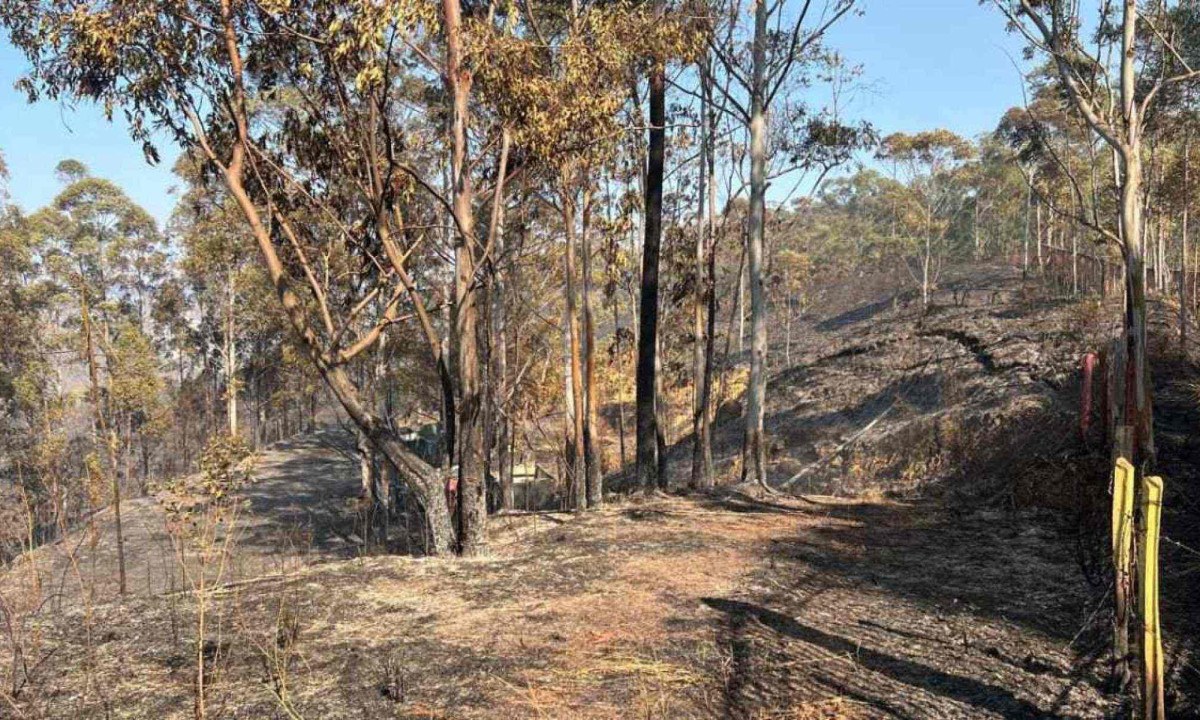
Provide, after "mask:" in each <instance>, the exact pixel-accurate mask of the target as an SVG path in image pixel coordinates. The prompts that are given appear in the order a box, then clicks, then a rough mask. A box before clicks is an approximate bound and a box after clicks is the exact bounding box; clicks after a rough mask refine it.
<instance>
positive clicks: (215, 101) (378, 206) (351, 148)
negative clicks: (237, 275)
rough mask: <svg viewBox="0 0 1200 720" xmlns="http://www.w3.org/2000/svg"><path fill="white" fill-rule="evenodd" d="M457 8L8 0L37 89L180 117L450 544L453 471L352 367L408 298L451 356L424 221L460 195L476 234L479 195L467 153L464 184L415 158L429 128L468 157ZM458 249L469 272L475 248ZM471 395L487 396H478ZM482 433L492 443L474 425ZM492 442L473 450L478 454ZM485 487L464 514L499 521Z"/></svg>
mask: <svg viewBox="0 0 1200 720" xmlns="http://www.w3.org/2000/svg"><path fill="white" fill-rule="evenodd" d="M455 8H457V6H456V5H455V6H454V7H451V6H450V5H449V4H444V5H443V6H442V7H441V8H440V11H439V8H438V7H437V6H431V5H428V4H424V3H417V2H411V1H407V0H387V1H385V2H378V3H369V4H361V5H356V6H354V8H353V9H351V8H349V7H347V6H346V5H344V4H341V3H334V2H323V1H318V0H313V1H309V2H290V3H288V2H260V3H249V2H242V1H240V0H169V1H168V2H149V1H134V2H98V3H92V4H89V5H88V6H86V7H81V6H78V5H77V4H75V3H71V2H65V1H62V0H45V1H43V2H17V1H12V0H6V1H5V2H4V3H3V4H0V12H2V13H3V17H4V20H5V22H6V24H7V25H8V26H9V28H10V30H11V34H12V39H13V42H14V44H15V45H16V46H18V47H19V48H21V49H22V50H23V51H24V52H25V53H26V55H27V56H28V57H29V60H30V62H31V64H32V71H31V72H30V74H29V76H28V77H27V78H25V79H24V81H23V83H22V84H23V87H24V88H25V89H26V90H27V91H28V92H29V94H30V96H31V99H36V98H38V97H48V98H52V99H55V98H58V99H63V100H72V99H89V100H95V101H97V102H99V103H101V104H102V105H103V106H104V107H106V108H108V109H109V110H110V111H114V112H115V111H117V110H120V111H122V112H123V113H124V114H125V115H126V117H127V119H128V121H129V126H130V129H131V131H132V134H133V136H134V137H135V138H136V139H138V140H141V141H143V142H144V143H145V144H146V145H145V147H146V150H147V155H148V156H150V157H155V156H156V151H155V150H154V148H153V147H152V145H151V144H150V142H149V140H150V128H151V127H155V126H157V127H160V128H164V129H165V130H166V131H167V132H168V133H169V134H170V135H171V137H172V138H173V139H174V140H176V141H177V142H179V143H180V144H181V145H182V146H184V147H185V148H187V149H189V150H195V151H196V152H198V153H200V154H201V155H202V157H203V158H204V159H205V161H206V165H207V167H208V168H209V169H210V170H211V171H212V172H215V173H216V174H217V176H218V177H220V178H221V180H222V182H224V184H225V185H226V187H227V189H228V192H229V195H230V197H231V198H232V200H233V201H234V202H235V203H236V205H237V207H238V208H239V210H240V212H241V213H242V215H243V217H244V219H245V221H246V224H247V227H248V228H249V231H250V233H251V235H252V237H253V238H254V241H255V243H256V245H257V246H258V249H259V252H260V255H261V260H262V263H263V265H264V267H265V268H266V271H267V274H268V276H269V278H270V280H271V283H272V285H273V286H274V288H275V292H276V294H277V296H278V298H279V302H280V304H281V306H282V308H283V310H284V313H285V315H286V317H287V319H288V322H289V324H290V325H291V327H292V329H293V331H294V332H295V335H296V337H297V342H298V345H299V347H300V348H301V349H302V350H303V352H304V353H305V354H306V355H307V357H308V359H309V361H310V362H311V363H312V364H313V366H314V367H315V368H316V369H317V371H318V372H319V373H320V375H321V377H322V378H323V379H324V381H325V383H326V385H327V386H328V387H329V389H330V391H331V392H332V393H333V395H334V396H335V397H336V398H337V400H338V401H339V403H340V404H341V405H342V407H343V408H344V409H345V410H346V412H347V414H348V415H349V417H350V418H351V420H352V421H353V422H354V423H355V424H356V425H357V426H358V427H359V429H361V430H362V432H363V433H364V435H365V436H366V437H367V438H368V440H369V441H370V442H371V443H372V445H374V446H375V447H376V448H377V449H378V450H379V451H380V452H381V453H382V454H383V455H384V456H385V457H386V458H387V460H388V461H389V462H390V463H391V464H392V465H393V466H394V467H395V468H396V470H397V471H398V473H399V476H400V478H401V479H402V480H403V482H404V483H405V484H406V485H407V487H408V489H409V491H410V492H411V495H412V497H413V498H414V499H415V501H416V503H417V504H418V505H419V506H420V507H421V508H422V510H423V515H424V518H425V524H426V536H427V538H428V542H427V551H428V552H430V553H434V554H438V553H445V552H448V551H450V550H451V549H452V548H454V547H455V546H456V545H457V538H456V533H455V531H454V529H453V528H452V527H451V522H450V514H449V511H448V508H447V506H446V503H445V500H444V484H445V483H444V478H443V476H442V474H441V473H440V472H439V471H438V470H437V469H436V468H434V467H432V466H431V465H430V464H428V463H427V462H425V461H424V460H422V459H421V458H420V457H418V456H417V455H416V454H415V453H414V452H412V451H411V450H409V449H408V448H407V447H406V446H405V445H404V444H403V443H402V442H401V441H400V439H399V437H398V436H397V434H396V432H395V431H394V430H393V429H392V427H391V425H390V423H389V422H387V421H386V420H385V419H384V418H382V417H380V416H379V415H378V413H377V412H376V411H375V410H374V409H373V408H371V407H370V405H369V403H367V402H366V401H365V399H364V397H363V395H362V392H361V389H360V388H359V387H358V386H357V384H356V383H355V381H354V379H353V377H354V376H353V374H352V373H351V372H349V369H348V368H349V366H350V365H351V363H353V362H354V361H355V360H356V359H357V358H360V357H365V356H366V355H369V354H370V352H372V351H373V349H374V348H375V347H376V346H377V343H378V342H379V339H380V337H381V336H382V335H383V334H384V333H385V332H389V333H390V332H401V331H402V329H403V322H404V316H405V313H404V309H405V308H406V307H411V308H413V310H412V313H411V314H412V315H413V316H415V317H417V318H419V321H418V322H417V323H416V324H417V325H419V327H418V329H417V334H416V337H418V338H422V336H423V339H425V340H427V341H429V342H430V345H431V354H432V355H433V357H434V358H436V359H437V360H438V363H439V365H440V366H442V367H444V365H445V363H444V358H443V357H442V356H441V355H440V350H439V349H436V348H435V346H434V343H433V342H432V340H433V339H434V337H433V335H434V333H431V332H429V329H430V325H431V324H432V323H431V321H430V319H429V313H428V312H427V311H426V309H425V307H424V305H425V301H424V295H425V291H423V290H422V288H421V287H419V282H418V280H417V278H416V277H415V276H414V274H413V273H412V272H411V269H412V268H411V267H410V263H418V262H420V261H421V260H426V261H432V260H430V257H431V255H432V253H430V252H429V247H428V246H429V245H430V244H432V243H434V242H436V238H434V237H430V236H429V235H428V234H427V231H426V230H425V228H429V227H435V226H437V225H438V223H437V221H436V217H437V216H438V215H442V214H443V213H448V214H449V217H450V218H451V220H452V222H453V224H454V226H455V227H454V232H453V233H452V235H454V236H455V237H458V238H460V239H461V240H462V242H464V243H466V244H467V245H468V247H469V248H471V247H473V246H474V244H475V243H476V240H475V238H474V237H473V227H472V225H471V223H470V218H469V217H468V214H467V212H466V209H465V207H464V206H463V203H464V202H465V201H466V200H467V199H468V198H469V195H470V193H469V185H468V184H467V183H466V177H465V176H466V172H465V167H466V164H465V163H460V167H461V168H462V169H464V171H463V172H460V173H457V174H455V176H454V178H453V185H452V188H451V190H450V192H449V197H448V196H447V193H445V192H443V191H441V190H440V189H439V188H438V183H437V182H436V181H434V180H431V179H430V178H427V177H426V176H425V175H424V174H423V173H422V171H419V170H417V168H418V167H427V166H428V165H427V164H426V163H425V160H427V159H428V157H429V156H430V148H435V147H441V148H444V149H445V153H446V154H445V155H443V157H450V158H452V160H451V162H452V163H453V162H456V160H455V158H458V159H459V160H462V158H463V157H464V153H465V150H466V140H465V120H466V118H465V114H464V113H463V112H461V110H462V107H461V102H462V100H463V98H462V88H463V86H464V85H465V83H464V82H462V80H463V78H462V76H461V72H462V68H461V67H458V68H456V67H454V66H453V59H454V58H455V57H456V52H455V51H454V50H453V49H451V48H449V46H448V45H449V42H450V40H451V39H453V38H454V37H455V31H454V25H453V23H454V21H455V16H454V12H453V11H454V9H455ZM439 46H446V52H445V53H441V52H439V51H438V47H439ZM408 68H417V69H415V70H412V71H411V72H410V71H409V70H408ZM447 70H450V71H452V72H446V71H447ZM456 83H457V85H456ZM431 86H444V87H445V88H446V89H448V90H449V93H448V95H449V99H447V100H445V101H444V102H445V103H446V104H442V103H443V100H441V99H440V98H439V97H438V95H437V94H436V93H424V92H423V91H422V88H428V87H431ZM422 102H429V103H433V105H432V106H428V107H422V106H421V103H422ZM455 106H457V108H458V109H457V110H456V109H455ZM441 113H444V114H445V115H447V116H452V117H455V118H456V119H455V121H454V122H452V123H450V126H451V128H452V129H451V131H450V132H449V133H447V132H446V130H445V127H444V126H442V127H434V128H430V127H429V126H428V125H422V124H421V123H420V122H418V120H420V119H423V118H425V117H429V116H430V115H434V116H436V115H438V114H441ZM459 128H464V129H463V130H462V131H460V130H459ZM410 216H411V217H413V218H415V221H412V222H410ZM458 259H459V260H460V262H458V263H457V271H458V272H460V273H463V274H464V278H465V277H466V271H467V270H468V268H467V263H466V262H463V261H462V260H464V258H462V257H459V258H458ZM470 276H471V277H474V271H473V269H471V272H470ZM346 277H350V278H353V281H352V282H344V281H342V279H343V278H346ZM474 288H475V285H474V283H473V282H472V283H470V284H467V285H464V283H463V282H462V280H461V279H460V280H459V281H458V282H457V286H456V290H457V289H463V290H464V292H463V293H459V292H457V291H456V295H461V296H462V297H461V298H459V299H461V300H462V302H461V303H459V312H458V313H457V315H456V318H455V334H456V335H458V334H460V333H461V332H467V333H469V332H470V331H471V329H472V328H470V327H469V326H470V325H471V324H472V323H471V320H470V318H471V314H470V312H469V310H470V309H471V300H473V298H471V297H469V296H472V295H473V292H474ZM473 342H474V340H473V339H472V338H470V337H468V338H466V339H465V340H463V339H460V338H458V337H455V338H454V339H453V342H452V343H451V345H452V347H455V348H456V349H457V350H458V354H459V356H460V358H461V357H462V356H464V355H468V356H469V355H470V350H466V351H465V352H464V348H470V347H471V346H472V343H473ZM459 372H460V377H459V382H458V383H456V384H457V385H459V387H458V388H457V390H458V392H459V395H460V398H459V399H460V400H461V399H462V398H463V397H466V398H467V399H468V400H471V399H472V398H473V397H474V396H473V395H472V393H475V392H476V387H475V386H472V385H471V384H470V382H467V383H466V389H465V393H464V389H463V387H462V386H463V384H464V383H463V379H464V378H466V379H467V380H468V381H469V380H470V377H471V375H472V372H473V371H472V370H471V368H470V366H469V363H468V364H467V366H466V367H463V366H462V365H460V370H459ZM461 404H462V403H461V402H460V405H461ZM466 407H467V411H468V412H473V411H474V410H475V409H476V408H477V403H474V402H467V403H466ZM474 417H475V416H472V422H474V420H473V418H474ZM473 432H474V429H473V428H472V429H471V430H470V431H469V434H470V433H473ZM466 446H469V447H471V448H474V444H473V441H471V440H469V441H468V443H466ZM459 447H460V448H461V447H464V444H461V443H460V445H459ZM476 455H477V454H476V453H475V452H474V451H473V450H469V451H468V452H467V459H468V461H469V463H473V462H474V458H475V457H476ZM464 472H465V473H467V474H468V475H469V474H470V473H471V472H473V471H472V470H471V468H470V467H467V468H466V469H465V470H464ZM470 480H471V482H472V483H473V482H474V478H473V477H472V478H470ZM463 495H466V493H464V494H463ZM475 497H477V493H474V492H472V493H470V498H469V499H468V500H467V513H465V517H466V518H467V519H468V520H469V521H478V522H477V523H476V524H481V522H482V515H479V514H476V513H474V512H473V510H472V504H473V503H474V499H475ZM479 532H480V531H479V530H478V529H476V528H471V529H468V530H464V539H465V541H466V545H465V546H464V548H463V549H464V550H466V551H468V552H469V551H471V550H472V549H473V544H477V542H478V538H479V537H480V535H479Z"/></svg>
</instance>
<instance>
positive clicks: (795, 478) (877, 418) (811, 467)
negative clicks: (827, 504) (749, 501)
mask: <svg viewBox="0 0 1200 720" xmlns="http://www.w3.org/2000/svg"><path fill="white" fill-rule="evenodd" d="M895 406H896V401H895V400H893V401H892V402H891V403H890V404H889V405H888V406H887V407H885V408H884V409H883V412H881V413H879V414H878V415H876V416H875V419H874V420H872V421H871V422H869V423H867V424H866V425H865V426H863V427H862V429H860V430H859V431H858V432H856V433H854V434H853V435H851V436H850V437H849V438H847V439H846V441H845V442H843V443H842V444H841V445H838V446H837V447H836V448H834V450H833V452H831V453H829V454H828V455H826V456H825V457H823V458H821V459H819V460H817V461H816V462H813V463H810V464H809V465H806V466H804V467H803V468H801V469H800V472H798V473H796V474H795V475H793V476H791V477H790V478H788V479H787V480H784V481H783V482H782V483H780V484H779V487H780V489H783V488H788V487H791V486H792V485H795V484H796V482H797V481H799V480H800V478H802V477H804V476H805V475H807V474H809V473H810V472H812V471H813V470H816V469H817V468H819V467H821V466H822V465H824V464H825V463H827V462H829V461H830V459H832V458H834V457H836V456H837V455H839V454H841V452H842V450H845V449H846V447H847V446H848V445H850V444H852V443H853V442H855V441H856V440H858V439H859V438H861V437H862V436H863V435H866V434H867V433H868V432H870V431H871V428H873V427H875V424H876V423H878V422H879V421H880V420H882V419H883V416H884V415H887V414H888V413H889V412H890V411H891V409H892V408H893V407H895Z"/></svg>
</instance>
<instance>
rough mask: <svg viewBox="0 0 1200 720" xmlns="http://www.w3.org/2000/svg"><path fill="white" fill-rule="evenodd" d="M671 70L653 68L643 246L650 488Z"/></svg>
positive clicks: (641, 445) (646, 475)
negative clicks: (664, 176)
mask: <svg viewBox="0 0 1200 720" xmlns="http://www.w3.org/2000/svg"><path fill="white" fill-rule="evenodd" d="M666 95H667V93H666V69H665V68H664V67H662V66H661V65H659V64H656V65H655V67H654V68H653V69H652V70H651V71H650V98H649V99H650V144H649V148H648V153H647V154H648V157H647V164H646V196H645V219H646V226H645V227H646V234H645V239H644V242H643V246H642V287H641V298H640V301H639V310H638V358H637V473H638V481H639V483H640V484H641V486H642V488H644V489H645V490H646V491H651V490H654V489H655V488H656V487H657V486H658V435H659V432H658V417H657V413H656V405H657V402H656V400H657V398H656V395H657V393H656V382H655V378H656V374H657V373H656V362H655V361H656V357H657V349H658V259H659V253H660V249H661V245H662V196H663V164H664V159H665V150H666V128H665V125H666V114H667V113H666Z"/></svg>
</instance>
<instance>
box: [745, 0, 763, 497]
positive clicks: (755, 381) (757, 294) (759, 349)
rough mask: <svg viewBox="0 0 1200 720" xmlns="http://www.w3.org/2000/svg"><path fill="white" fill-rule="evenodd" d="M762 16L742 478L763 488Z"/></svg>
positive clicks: (758, 13) (757, 42)
mask: <svg viewBox="0 0 1200 720" xmlns="http://www.w3.org/2000/svg"><path fill="white" fill-rule="evenodd" d="M767 14H768V9H767V3H766V2H765V1H764V0H759V2H756V3H755V10H754V39H753V41H752V45H751V55H752V61H753V68H752V78H751V88H750V237H749V252H748V257H749V261H750V262H749V273H748V280H749V283H750V385H749V387H748V388H747V389H746V397H747V403H746V436H745V446H744V449H743V455H742V461H743V464H742V474H743V476H744V477H745V478H748V479H751V480H753V481H754V482H756V483H758V484H759V485H761V486H762V487H764V488H766V487H767V456H766V438H765V437H764V431H763V416H764V414H765V403H766V393H767V302H766V294H765V291H764V287H763V245H764V240H765V235H766V191H767V118H766V107H765V102H766V98H765V92H766V87H765V86H766V61H767V57H766V53H767V47H766V45H767Z"/></svg>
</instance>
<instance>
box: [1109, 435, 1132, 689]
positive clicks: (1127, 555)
mask: <svg viewBox="0 0 1200 720" xmlns="http://www.w3.org/2000/svg"><path fill="white" fill-rule="evenodd" d="M1112 493H1113V506H1112V548H1113V577H1114V583H1113V585H1114V588H1115V590H1114V592H1115V594H1116V596H1115V601H1116V607H1115V612H1114V615H1113V619H1114V621H1113V672H1114V675H1115V678H1116V681H1117V686H1118V687H1120V688H1124V687H1126V686H1127V685H1128V684H1129V674H1130V673H1129V601H1130V595H1131V594H1132V593H1131V591H1132V587H1131V585H1132V582H1131V578H1132V575H1131V572H1130V566H1131V564H1132V561H1133V557H1132V556H1133V498H1134V496H1133V465H1130V464H1129V461H1128V460H1126V459H1125V458H1123V457H1120V458H1117V462H1116V465H1115V467H1114V469H1113V490H1112Z"/></svg>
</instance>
